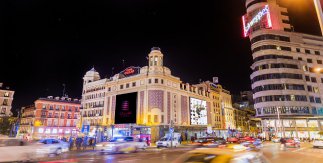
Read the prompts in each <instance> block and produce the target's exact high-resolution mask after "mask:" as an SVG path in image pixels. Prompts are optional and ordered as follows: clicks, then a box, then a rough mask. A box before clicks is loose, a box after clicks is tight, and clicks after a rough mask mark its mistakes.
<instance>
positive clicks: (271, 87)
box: [252, 84, 305, 93]
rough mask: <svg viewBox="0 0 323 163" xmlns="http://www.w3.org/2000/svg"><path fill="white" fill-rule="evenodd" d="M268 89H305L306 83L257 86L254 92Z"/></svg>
mask: <svg viewBox="0 0 323 163" xmlns="http://www.w3.org/2000/svg"><path fill="white" fill-rule="evenodd" d="M268 90H305V87H304V85H300V84H268V85H262V86H258V87H255V88H254V89H253V90H252V91H253V92H254V93H256V92H261V91H268Z"/></svg>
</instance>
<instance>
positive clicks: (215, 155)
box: [173, 145, 268, 163]
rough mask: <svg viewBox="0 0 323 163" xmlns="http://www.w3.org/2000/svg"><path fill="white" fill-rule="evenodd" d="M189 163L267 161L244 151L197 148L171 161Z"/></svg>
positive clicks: (260, 162) (257, 153)
mask: <svg viewBox="0 0 323 163" xmlns="http://www.w3.org/2000/svg"><path fill="white" fill-rule="evenodd" d="M229 146H230V145H229ZM236 146H239V145H236ZM189 162H201V163H202V162H207V163H211V162H212V163H213V162H225V163H252V162H257V163H267V162H268V161H267V159H266V158H265V157H264V156H263V155H262V153H261V152H254V151H245V150H239V151H236V150H234V149H228V148H197V149H195V150H192V151H189V152H187V153H185V154H183V155H181V156H180V157H179V158H177V159H176V160H175V161H173V163H189Z"/></svg>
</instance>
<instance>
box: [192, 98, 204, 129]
mask: <svg viewBox="0 0 323 163" xmlns="http://www.w3.org/2000/svg"><path fill="white" fill-rule="evenodd" d="M190 112H191V113H190V115H191V116H190V117H191V125H207V109H206V101H204V100H200V99H196V98H192V97H191V98H190Z"/></svg>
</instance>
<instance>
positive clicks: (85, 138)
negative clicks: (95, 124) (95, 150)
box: [83, 136, 88, 150]
mask: <svg viewBox="0 0 323 163" xmlns="http://www.w3.org/2000/svg"><path fill="white" fill-rule="evenodd" d="M87 145H88V137H87V136H85V137H84V140H83V150H85V149H86V147H87Z"/></svg>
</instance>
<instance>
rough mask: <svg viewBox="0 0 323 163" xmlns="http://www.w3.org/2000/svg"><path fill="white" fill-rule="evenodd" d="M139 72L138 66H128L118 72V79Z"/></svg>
mask: <svg viewBox="0 0 323 163" xmlns="http://www.w3.org/2000/svg"><path fill="white" fill-rule="evenodd" d="M139 73H140V67H133V66H131V67H128V68H126V69H125V70H123V71H121V72H120V73H119V79H121V78H125V77H129V76H133V75H137V74H139Z"/></svg>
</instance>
